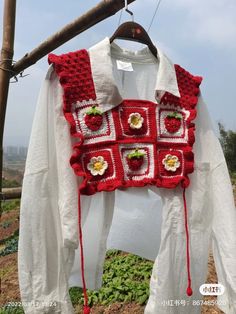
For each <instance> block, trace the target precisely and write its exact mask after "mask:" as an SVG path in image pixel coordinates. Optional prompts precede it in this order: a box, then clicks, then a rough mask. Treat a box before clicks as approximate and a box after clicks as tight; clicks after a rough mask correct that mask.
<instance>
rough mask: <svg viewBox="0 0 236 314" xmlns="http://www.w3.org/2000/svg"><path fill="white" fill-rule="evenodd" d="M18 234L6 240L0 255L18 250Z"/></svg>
mask: <svg viewBox="0 0 236 314" xmlns="http://www.w3.org/2000/svg"><path fill="white" fill-rule="evenodd" d="M18 239H19V237H18V236H15V237H14V238H12V239H11V240H8V241H7V242H6V246H5V248H4V249H3V250H1V251H0V256H5V255H8V254H11V253H14V252H17V250H18Z"/></svg>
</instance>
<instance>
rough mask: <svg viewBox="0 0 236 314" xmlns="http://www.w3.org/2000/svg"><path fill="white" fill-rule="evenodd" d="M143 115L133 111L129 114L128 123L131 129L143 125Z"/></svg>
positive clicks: (139, 127)
mask: <svg viewBox="0 0 236 314" xmlns="http://www.w3.org/2000/svg"><path fill="white" fill-rule="evenodd" d="M143 120H144V119H143V117H142V116H141V114H140V113H138V112H134V113H131V114H130V115H129V119H128V123H129V125H130V127H131V129H141V127H142V125H143Z"/></svg>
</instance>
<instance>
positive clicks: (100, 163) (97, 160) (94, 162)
mask: <svg viewBox="0 0 236 314" xmlns="http://www.w3.org/2000/svg"><path fill="white" fill-rule="evenodd" d="M107 168H108V163H107V161H106V160H104V158H103V157H102V156H98V157H92V158H91V159H90V161H89V163H88V164H87V169H88V170H89V171H90V172H91V174H92V175H93V176H97V175H100V176H102V175H103V174H104V172H105V171H106V169H107Z"/></svg>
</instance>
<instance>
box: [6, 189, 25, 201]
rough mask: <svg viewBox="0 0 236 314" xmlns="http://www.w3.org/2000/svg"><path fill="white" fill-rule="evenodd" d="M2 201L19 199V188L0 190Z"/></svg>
mask: <svg viewBox="0 0 236 314" xmlns="http://www.w3.org/2000/svg"><path fill="white" fill-rule="evenodd" d="M2 192H3V194H2V200H13V199H17V198H21V187H19V188H4V189H2Z"/></svg>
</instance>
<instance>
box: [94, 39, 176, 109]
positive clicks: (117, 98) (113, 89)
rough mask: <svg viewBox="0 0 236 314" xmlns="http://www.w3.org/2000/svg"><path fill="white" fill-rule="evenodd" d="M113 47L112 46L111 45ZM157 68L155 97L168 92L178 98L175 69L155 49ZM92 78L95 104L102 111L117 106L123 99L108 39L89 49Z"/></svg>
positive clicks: (162, 54)
mask: <svg viewBox="0 0 236 314" xmlns="http://www.w3.org/2000/svg"><path fill="white" fill-rule="evenodd" d="M112 45H113V44H112ZM157 53H158V61H159V67H158V71H157V79H156V86H155V91H153V92H154V93H155V95H157V96H160V94H161V93H163V92H169V93H171V94H173V95H174V96H177V97H180V93H179V89H178V84H177V79H176V73H175V67H174V65H173V63H172V62H171V61H170V60H169V59H168V58H167V56H166V55H165V54H164V53H162V51H161V50H160V49H159V48H158V47H157ZM89 55H90V62H91V69H92V76H93V81H94V87H95V91H96V95H97V102H98V104H99V105H100V106H101V109H102V110H103V111H107V110H110V109H112V108H114V107H115V106H117V105H119V104H120V103H121V102H122V101H123V99H122V97H121V95H120V93H119V89H118V87H117V85H116V83H115V80H114V76H113V71H112V67H113V65H112V59H111V44H110V40H109V38H108V37H106V38H105V39H104V40H102V41H100V42H99V43H98V44H96V45H95V46H93V47H91V48H90V49H89Z"/></svg>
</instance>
